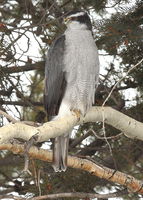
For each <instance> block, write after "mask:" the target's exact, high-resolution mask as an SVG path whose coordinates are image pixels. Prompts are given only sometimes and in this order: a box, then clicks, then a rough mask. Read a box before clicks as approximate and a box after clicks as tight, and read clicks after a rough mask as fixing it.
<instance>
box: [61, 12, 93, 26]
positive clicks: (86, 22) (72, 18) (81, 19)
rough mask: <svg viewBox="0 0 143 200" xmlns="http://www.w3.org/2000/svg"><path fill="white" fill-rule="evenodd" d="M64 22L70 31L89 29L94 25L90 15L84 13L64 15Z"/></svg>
mask: <svg viewBox="0 0 143 200" xmlns="http://www.w3.org/2000/svg"><path fill="white" fill-rule="evenodd" d="M64 22H65V24H66V26H67V27H68V28H70V29H89V30H92V25H91V21H90V18H89V16H88V14H87V13H86V12H84V11H71V12H68V13H67V14H65V15H64Z"/></svg>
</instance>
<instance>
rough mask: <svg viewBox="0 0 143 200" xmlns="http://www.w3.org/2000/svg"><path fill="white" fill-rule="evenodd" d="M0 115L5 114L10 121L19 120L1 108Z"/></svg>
mask: <svg viewBox="0 0 143 200" xmlns="http://www.w3.org/2000/svg"><path fill="white" fill-rule="evenodd" d="M0 115H3V116H5V117H6V118H7V119H8V120H9V121H11V122H13V123H16V122H17V120H16V119H14V118H13V117H12V116H10V115H9V114H7V113H6V112H4V111H2V110H0Z"/></svg>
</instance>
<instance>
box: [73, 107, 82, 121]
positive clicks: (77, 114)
mask: <svg viewBox="0 0 143 200" xmlns="http://www.w3.org/2000/svg"><path fill="white" fill-rule="evenodd" d="M72 111H73V112H74V114H75V115H76V117H77V118H78V120H80V116H81V111H80V110H77V109H73V110H72Z"/></svg>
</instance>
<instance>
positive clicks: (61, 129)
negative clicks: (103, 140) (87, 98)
mask: <svg viewBox="0 0 143 200" xmlns="http://www.w3.org/2000/svg"><path fill="white" fill-rule="evenodd" d="M103 112H104V120H105V123H107V124H110V125H111V126H113V127H115V128H117V129H119V130H120V131H122V132H123V133H124V134H125V135H126V136H127V137H129V138H133V139H134V138H136V139H139V140H143V134H142V130H143V123H141V122H139V121H136V120H135V119H132V118H131V117H128V116H127V115H125V114H123V113H121V112H119V111H117V110H114V109H113V108H110V107H93V108H92V109H91V110H90V111H89V112H88V113H87V115H86V116H85V118H82V117H81V119H80V121H79V118H77V116H76V115H74V114H72V115H68V116H66V117H65V118H62V119H58V120H55V121H50V122H47V123H44V124H43V125H42V126H39V127H32V126H28V125H26V124H22V123H20V122H18V123H15V124H8V125H6V126H3V127H1V128H0V143H4V142H8V141H9V140H10V139H13V138H21V139H24V140H29V139H30V138H31V137H32V136H34V135H37V142H43V141H47V140H48V139H50V138H55V137H57V136H60V135H62V134H64V133H66V132H69V131H70V130H71V129H72V128H73V127H74V126H75V125H77V124H82V123H87V122H97V121H98V122H99V121H100V122H102V121H103Z"/></svg>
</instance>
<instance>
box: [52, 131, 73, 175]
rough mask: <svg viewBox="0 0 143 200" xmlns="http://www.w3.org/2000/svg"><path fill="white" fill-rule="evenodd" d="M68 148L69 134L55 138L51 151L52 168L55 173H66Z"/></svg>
mask: <svg viewBox="0 0 143 200" xmlns="http://www.w3.org/2000/svg"><path fill="white" fill-rule="evenodd" d="M68 146H69V134H65V135H62V136H59V137H56V138H55V142H54V150H53V168H54V170H55V172H62V171H66V169H67V157H68Z"/></svg>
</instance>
